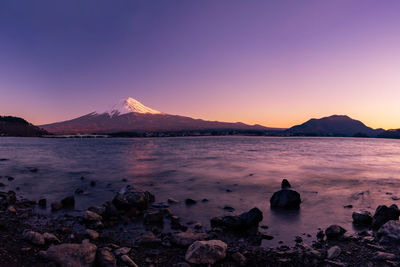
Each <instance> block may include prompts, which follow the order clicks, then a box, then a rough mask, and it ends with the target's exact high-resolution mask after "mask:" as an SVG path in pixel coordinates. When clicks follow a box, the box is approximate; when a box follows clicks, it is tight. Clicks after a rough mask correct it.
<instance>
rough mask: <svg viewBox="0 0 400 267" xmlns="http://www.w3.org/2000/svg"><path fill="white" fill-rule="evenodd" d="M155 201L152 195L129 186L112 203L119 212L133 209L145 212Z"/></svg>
mask: <svg viewBox="0 0 400 267" xmlns="http://www.w3.org/2000/svg"><path fill="white" fill-rule="evenodd" d="M154 200H155V198H154V196H153V195H152V194H151V193H149V192H147V191H142V190H139V189H134V188H133V187H130V186H127V187H125V188H124V189H123V190H121V192H119V193H118V194H117V195H116V196H115V198H114V199H113V201H112V203H113V204H114V205H115V207H116V208H117V209H119V210H125V211H127V210H130V209H131V208H136V209H138V210H145V209H147V208H148V206H149V204H150V203H153V202H154Z"/></svg>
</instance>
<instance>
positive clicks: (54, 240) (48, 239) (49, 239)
mask: <svg viewBox="0 0 400 267" xmlns="http://www.w3.org/2000/svg"><path fill="white" fill-rule="evenodd" d="M43 238H44V240H45V241H46V242H47V243H50V244H59V243H61V242H60V239H58V238H57V237H56V236H55V235H54V234H51V233H44V234H43Z"/></svg>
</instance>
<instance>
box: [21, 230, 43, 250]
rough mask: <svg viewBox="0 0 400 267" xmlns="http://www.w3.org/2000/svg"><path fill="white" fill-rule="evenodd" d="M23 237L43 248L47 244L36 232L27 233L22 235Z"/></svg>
mask: <svg viewBox="0 0 400 267" xmlns="http://www.w3.org/2000/svg"><path fill="white" fill-rule="evenodd" d="M22 237H23V238H24V239H25V240H28V241H29V242H31V243H32V244H34V245H37V246H42V245H44V244H45V240H44V237H43V235H42V234H40V233H37V232H34V231H25V232H24V233H23V234H22Z"/></svg>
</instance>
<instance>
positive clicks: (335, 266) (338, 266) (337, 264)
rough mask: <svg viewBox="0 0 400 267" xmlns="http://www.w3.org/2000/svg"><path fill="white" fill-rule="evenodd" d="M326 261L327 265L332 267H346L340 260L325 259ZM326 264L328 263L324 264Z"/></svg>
mask: <svg viewBox="0 0 400 267" xmlns="http://www.w3.org/2000/svg"><path fill="white" fill-rule="evenodd" d="M324 262H325V263H327V264H328V265H327V266H332V267H345V266H346V264H344V263H342V262H339V261H332V260H324ZM324 266H326V265H324Z"/></svg>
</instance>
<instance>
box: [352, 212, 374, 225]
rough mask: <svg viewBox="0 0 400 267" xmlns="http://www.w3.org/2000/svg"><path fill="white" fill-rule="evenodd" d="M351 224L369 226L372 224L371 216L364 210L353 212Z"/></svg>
mask: <svg viewBox="0 0 400 267" xmlns="http://www.w3.org/2000/svg"><path fill="white" fill-rule="evenodd" d="M352 218H353V223H354V224H357V225H370V224H371V223H372V214H371V213H370V212H369V211H366V210H360V211H357V212H353V214H352Z"/></svg>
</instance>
